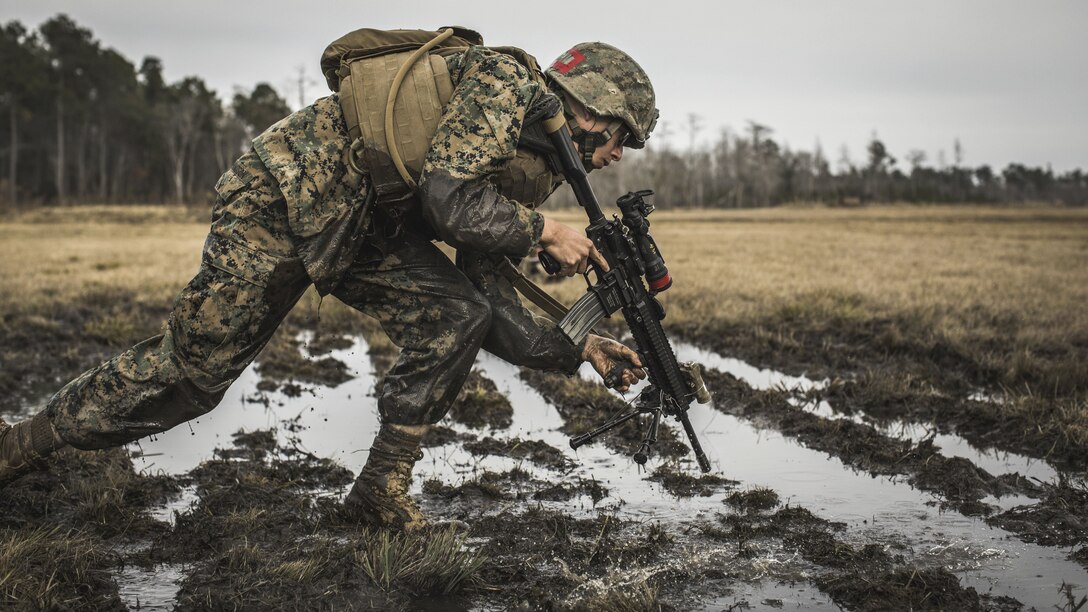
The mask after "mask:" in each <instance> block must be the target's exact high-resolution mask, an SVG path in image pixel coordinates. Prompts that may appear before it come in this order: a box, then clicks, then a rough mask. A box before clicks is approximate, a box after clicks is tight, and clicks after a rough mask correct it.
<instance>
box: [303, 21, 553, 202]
mask: <svg viewBox="0 0 1088 612" xmlns="http://www.w3.org/2000/svg"><path fill="white" fill-rule="evenodd" d="M482 44H483V37H481V36H480V34H479V33H477V32H475V31H473V30H469V29H467V28H462V27H458V26H453V27H448V28H442V30H441V31H439V32H433V31H429V30H374V29H361V30H355V31H354V32H350V33H348V34H346V35H344V36H342V37H340V38H338V39H337V40H335V41H333V42H332V43H331V44H329V46H328V47H326V49H325V52H324V53H323V54H322V56H321V71H322V73H323V74H324V75H325V80H326V82H327V83H328V85H329V89H331V90H332V91H335V92H338V93H339V94H340V106H341V109H342V110H343V112H344V119H345V121H346V122H347V126H348V134H349V136H350V137H351V141H352V153H351V156H350V157H349V159H350V161H351V163H352V165H353V166H354V168H355V170H357V171H359V172H360V173H363V174H367V175H369V176H370V179H371V184H372V185H373V186H374V189H375V194H376V196H377V201H378V202H379V203H381V204H392V203H395V202H401V201H404V200H408V199H410V198H412V197H413V196H414V195H415V188H416V182H417V181H418V180H419V175H420V173H421V172H422V169H423V161H424V158H425V157H426V155H427V151H428V150H429V148H430V144H431V139H432V138H433V136H434V133H435V131H437V129H438V123H439V121H440V120H441V118H442V113H443V110H444V109H445V106H446V104H447V103H449V100H450V97H451V96H452V95H453V82H452V79H451V77H450V74H449V70H448V69H447V67H446V60H445V56H446V55H448V54H450V53H456V52H460V51H464V50H465V49H466V48H467V47H469V46H471V45H482ZM494 50H495V51H498V52H500V53H504V54H507V55H510V56H511V57H513V58H514V59H515V60H517V61H518V62H519V63H521V64H522V65H523V66H525V67H526V68H527V69H528V70H529V72H530V74H532V75H533V76H534V78H538V79H543V75H542V73H541V72H540V68H539V66H538V65H537V62H536V59H535V58H533V56H531V55H529V54H528V53H526V52H525V51H522V50H521V49H518V48H516V47H495V48H494ZM521 157H522V156H520V155H519V159H518V160H515V162H516V163H515V166H518V167H516V168H513V169H512V170H513V176H514V178H513V179H512V178H511V177H500V182H503V181H505V182H508V183H509V182H522V183H523V182H526V181H530V182H532V181H538V180H539V179H538V177H539V175H541V174H542V172H543V166H542V164H543V162H541V161H540V160H522V159H521ZM527 163H528V164H535V165H536V166H540V167H537V168H534V169H530V170H529V171H528V174H529V175H530V176H529V178H522V179H521V180H520V181H519V180H518V177H520V176H521V175H523V174H527V172H526V169H525V168H522V167H520V166H523V165H525V164H527ZM518 187H520V188H521V190H525V187H526V186H520V185H515V186H514V187H513V188H514V189H516V188H518ZM527 187H529V188H530V191H532V190H533V189H535V190H536V191H539V190H540V189H541V187H537V186H535V185H528V186H527ZM544 188H546V187H544ZM526 199H528V198H526Z"/></svg>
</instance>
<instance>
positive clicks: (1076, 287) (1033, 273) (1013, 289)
mask: <svg viewBox="0 0 1088 612" xmlns="http://www.w3.org/2000/svg"><path fill="white" fill-rule="evenodd" d="M561 216H562V218H563V220H566V221H568V222H570V223H572V224H576V223H580V224H581V225H584V222H583V221H582V218H579V217H578V215H577V213H576V212H569V211H565V212H564V213H562V215H561ZM583 218H584V217H583ZM650 219H651V222H652V224H653V227H652V231H653V234H654V237H655V239H656V240H657V242H658V244H659V246H660V247H661V249H662V252H663V253H664V254H665V256H666V259H667V261H668V264H669V266H670V269H671V270H672V272H673V276H674V277H675V279H676V284H675V285H674V288H673V289H671V290H670V291H669V292H668V293H667V294H665V297H666V299H665V303H666V308H669V306H671V305H674V304H675V305H677V306H674V307H672V308H669V316H670V319H672V320H675V321H678V322H686V321H693V320H703V319H705V318H726V319H729V320H734V321H738V322H746V323H759V322H761V321H764V320H765V319H766V318H767V317H768V316H769V315H772V314H776V315H778V316H779V317H781V318H783V319H786V320H789V319H806V318H808V319H812V318H828V317H832V316H835V317H839V318H841V319H844V320H851V319H861V318H870V317H879V316H893V315H896V314H900V313H902V312H904V311H907V312H927V311H930V312H934V313H935V314H937V313H939V316H937V317H936V318H935V321H934V322H935V323H937V324H938V325H939V326H941V327H942V328H943V329H944V330H945V332H946V333H948V334H950V335H962V334H971V333H978V332H979V331H984V330H985V328H991V327H994V326H995V325H1000V324H1001V323H1002V322H1004V321H1011V322H1016V323H1019V325H1018V327H1019V329H1018V330H1017V336H1016V337H1014V338H1010V339H1009V340H1011V341H1017V340H1018V341H1021V342H1030V343H1033V344H1040V345H1045V344H1048V343H1050V342H1052V341H1053V340H1054V339H1056V338H1060V337H1062V336H1066V335H1068V334H1069V333H1070V332H1072V333H1075V334H1077V335H1079V336H1080V337H1082V338H1088V309H1086V308H1084V307H1083V305H1084V304H1085V303H1086V301H1088V210H1085V209H1056V208H1049V209H1024V210H1019V209H1002V208H987V207H933V208H920V207H894V206H888V207H875V208H865V209H851V210H841V209H826V208H800V207H797V208H790V207H787V208H775V209H761V210H754V211H735V212H734V211H692V210H685V211H669V212H664V213H662V212H658V213H655V214H654V215H653V216H652V217H651V218H650ZM562 287H563V288H564V290H563V292H564V293H565V294H566V295H567V297H568V299H570V298H572V297H575V296H577V295H579V294H580V293H581V290H582V288H583V287H581V286H579V283H565V284H564V285H562ZM980 328H981V329H980Z"/></svg>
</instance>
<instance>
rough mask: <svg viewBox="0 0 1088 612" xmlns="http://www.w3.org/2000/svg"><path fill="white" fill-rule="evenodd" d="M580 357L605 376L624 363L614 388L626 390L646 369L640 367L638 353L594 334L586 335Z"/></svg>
mask: <svg viewBox="0 0 1088 612" xmlns="http://www.w3.org/2000/svg"><path fill="white" fill-rule="evenodd" d="M582 359H585V360H586V361H588V362H589V363H590V365H592V366H593V369H594V370H597V373H598V374H600V375H601V378H605V377H606V376H608V374H609V373H610V372H611V371H612V370H613V368H615V367H616V366H618V365H624V366H627V367H624V369H623V373H622V374H621V375H620V378H619V384H618V386H617V387H616V390H618V391H620V392H624V393H625V392H627V390H628V389H630V388H631V385H633V384H635V383H637V382H638V381H640V380H642V379H643V378H646V371H645V370H643V369H642V360H641V359H639V357H638V353H636V352H635V351H633V350H631V349H629V348H627V347H626V346H624V345H622V344H620V343H619V342H616V341H615V340H609V339H607V338H602V337H600V336H596V335H594V334H590V335H588V336H586V344H585V348H583V349H582Z"/></svg>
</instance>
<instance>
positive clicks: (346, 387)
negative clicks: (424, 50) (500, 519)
mask: <svg viewBox="0 0 1088 612" xmlns="http://www.w3.org/2000/svg"><path fill="white" fill-rule="evenodd" d="M676 349H677V353H678V355H679V356H680V358H681V360H694V361H699V362H701V363H703V364H704V366H706V367H710V368H716V369H721V370H723V371H728V372H730V373H731V374H733V375H735V376H737V377H739V378H741V379H743V380H745V381H746V382H748V384H750V385H752V386H754V387H757V388H770V387H775V386H784V387H787V388H799V389H802V390H803V389H812V388H818V387H820V386H821V385H823V384H824V383H822V382H819V381H812V380H809V379H806V378H804V377H792V376H787V375H785V374H782V373H779V372H774V371H771V370H760V369H758V368H753V367H751V366H750V365H748V364H745V363H744V362H741V361H739V360H735V359H726V358H723V357H721V356H719V355H716V354H714V353H711V352H708V351H704V350H701V349H698V348H696V347H693V346H691V345H687V344H677V345H676ZM331 356H332V357H334V358H336V359H339V360H341V361H343V362H345V363H347V364H348V366H349V369H351V370H353V373H354V375H355V376H356V377H355V378H354V379H352V380H350V381H348V382H346V383H344V384H342V385H340V386H338V387H336V388H326V387H318V388H315V389H313V390H312V391H304V392H303V393H302V395H301V396H299V397H288V396H286V395H283V394H281V393H278V392H273V393H266V394H261V393H259V392H258V391H257V390H256V385H257V382H258V376H257V375H256V374H255V373H254V372H253V371H252V370H249V371H247V372H246V373H245V374H243V376H242V378H241V379H239V380H238V382H236V383H235V385H234V386H233V387H232V388H231V389H230V391H229V392H228V394H227V396H226V398H224V401H223V403H222V404H221V405H220V406H219V407H218V408H217V409H216V410H214V411H212V412H211V413H209V414H208V415H206V416H204V417H201V418H200V419H198V420H197V421H194V422H193V423H191V424H190V425H189V426H186V425H182V426H180V427H178V428H175V429H174V430H173V431H170V432H167V433H165V434H163V435H160V436H155V437H154V439H153V440H144V441H141V442H140V444H139V445H138V446H137V445H134V447H133V448H134V450H139V451H141V452H142V456H141V457H140V458H139V459H138V460H137V467H138V468H140V469H143V470H149V471H156V470H162V471H165V472H168V473H173V474H178V473H184V472H186V471H188V470H190V469H192V468H193V467H195V466H196V465H197V464H198V463H199V462H200V461H202V460H204V459H207V458H210V457H211V456H212V450H213V449H214V448H215V447H217V446H219V447H226V446H229V445H230V435H231V434H232V433H234V432H236V431H238V430H245V431H252V430H255V429H268V428H277V431H278V435H279V436H280V439H281V442H282V443H284V444H287V445H292V444H293V445H298V446H300V447H302V448H304V449H306V450H308V451H309V452H312V453H314V454H316V455H318V456H322V457H329V458H332V459H335V460H336V461H338V462H340V463H341V464H343V465H345V466H346V467H348V468H349V469H351V470H353V471H358V470H359V469H360V468H361V466H362V465H363V463H364V462H365V461H366V455H367V448H368V446H369V444H370V441H371V440H372V438H373V436H374V434H375V433H376V431H377V428H378V420H377V410H376V405H375V399H374V396H373V385H374V376H373V374H372V373H371V369H370V368H371V366H370V360H369V358H368V355H367V347H366V344H365V342H364V341H363V340H362V339H361V338H357V339H355V341H354V343H353V345H352V346H351V347H349V348H347V349H345V350H340V351H334V352H332V353H331ZM477 367H479V368H480V369H481V370H483V372H484V374H485V375H486V376H487V377H488V378H490V379H491V380H493V381H494V382H495V383H496V385H497V386H498V388H499V390H500V391H501V392H503V393H504V394H506V395H507V396H508V397H509V398H510V401H511V403H512V404H513V406H514V409H515V410H514V417H513V424H512V425H511V427H510V428H509V429H508V430H504V431H501V432H491V435H495V436H496V437H500V438H503V437H515V436H516V437H521V438H531V439H536V440H542V441H544V442H547V443H548V444H550V445H552V446H554V447H556V448H558V449H561V450H562V451H563V452H564V453H565V454H567V455H568V456H569V457H571V458H572V459H574V460H575V462H576V465H577V467H576V468H575V470H574V471H573V472H572V473H570V474H567V475H565V478H566V479H568V481H570V480H574V479H577V478H586V479H588V478H594V479H596V480H597V481H598V482H600V483H601V484H602V485H603V486H605V487H606V488H607V489H608V490H609V496H608V497H606V498H605V499H603V500H602V501H600V502H599V503H598V504H597V505H593V504H592V502H591V501H590V500H588V498H586V497H580V498H577V499H575V500H572V501H571V502H565V503H564V502H542V503H543V504H544V505H545V506H546V507H553V508H555V509H561V510H562V511H564V512H567V513H571V514H574V515H575V516H594V515H595V514H596V512H597V511H598V510H599V509H601V508H611V509H613V510H614V511H615V512H616V513H617V515H618V516H619V517H620V518H628V519H635V520H642V519H647V520H648V519H653V520H657V521H663V522H666V523H671V524H673V525H676V524H682V523H690V522H692V521H694V520H713V519H714V516H715V515H716V514H717V513H721V512H724V511H726V507H725V506H724V505H723V503H722V498H723V492H722V491H719V492H718V493H717V494H715V495H712V496H710V497H695V498H689V499H679V500H678V499H675V498H672V497H671V496H670V495H669V494H668V493H666V492H665V491H664V490H663V489H662V488H661V487H660V485H658V484H657V483H653V482H650V481H648V480H647V479H646V475H647V472H648V471H650V472H652V471H653V470H654V469H655V468H656V467H657V466H658V465H660V460H657V459H654V458H651V461H650V463H649V464H648V465H647V466H646V468H641V467H640V466H638V465H636V464H635V463H634V462H633V461H632V460H631V459H630V458H629V457H626V456H623V455H618V454H616V453H613V452H611V451H610V450H608V449H606V448H605V447H604V446H603V445H600V444H591V445H588V446H585V447H582V448H581V449H579V450H578V451H574V450H571V449H570V448H569V446H568V444H567V438H566V436H564V435H563V434H562V433H561V432H559V431H558V429H559V427H560V425H561V424H562V422H561V420H560V417H559V415H558V413H557V411H556V410H555V409H554V408H552V407H551V406H550V405H548V404H547V402H545V401H544V399H543V398H542V397H541V396H540V395H539V394H538V393H537V392H536V391H535V390H533V389H531V388H530V387H528V386H527V385H526V384H525V383H524V382H523V381H522V380H521V379H520V378H519V377H518V375H517V374H518V371H517V368H515V367H514V366H511V365H510V364H507V363H505V362H503V361H502V360H500V359H498V358H496V357H494V356H492V355H489V354H486V353H481V355H480V357H479V359H478V361H477ZM583 375H584V376H586V377H587V378H591V379H594V380H595V379H596V374H594V373H592V371H589V372H585V371H584V372H583ZM629 397H631V395H630V394H629ZM257 399H259V400H260V401H254V400H257ZM799 409H804V408H802V407H799ZM816 409H819V408H818V407H817V408H816ZM828 412H829V413H830V414H829V415H828V416H831V415H832V414H834V413H833V411H830V410H828ZM689 415H690V418H691V421H692V424H693V425H694V427H695V430H696V432H697V433H698V435H699V437H700V438H701V440H702V442H703V445H704V447H705V449H706V451H707V454H708V456H709V457H710V459H711V462H712V465H713V466H714V471H715V473H718V474H720V475H722V476H724V477H726V478H730V479H733V480H738V481H740V482H741V483H742V484H741V487H746V488H750V487H757V486H760V487H769V488H772V489H775V490H776V491H778V492H779V493H780V494H781V495H782V497H783V500H784V503H788V504H790V505H794V506H797V505H800V506H804V507H806V508H808V509H810V510H812V511H813V512H814V513H816V514H817V515H819V516H821V517H823V518H826V519H829V520H835V521H842V522H845V523H847V524H848V526H849V527H850V529H849V530H848V532H847V535H846V537H847V538H848V539H852V540H856V541H858V542H871V541H879V542H887V541H889V540H895V541H905V542H906V543H907V544H908V546H909V550H913V551H914V558H915V560H917V561H918V562H919V563H923V564H926V565H937V564H939V565H943V566H945V567H949V568H952V569H953V570H955V571H958V572H959V573H960V576H961V578H962V580H963V582H964V584H965V585H966V586H974V587H975V588H976V589H978V590H979V592H980V593H988V592H992V593H994V594H999V595H1008V596H1011V597H1015V598H1016V599H1018V600H1020V601H1021V602H1023V603H1025V604H1027V605H1035V606H1038V607H1049V606H1051V605H1053V604H1054V603H1056V602H1057V601H1058V600H1057V599H1056V598H1057V589H1058V586H1059V585H1060V584H1061V583H1062V582H1063V581H1064V582H1067V583H1071V584H1076V585H1080V586H1081V587H1084V586H1088V572H1085V570H1084V569H1083V568H1081V567H1079V566H1077V565H1075V564H1073V563H1071V562H1069V561H1068V560H1066V559H1065V551H1063V550H1059V549H1053V548H1044V547H1041V546H1036V545H1033V544H1026V543H1023V542H1020V541H1019V540H1017V539H1016V538H1015V537H1014V536H1012V535H1011V534H1009V533H1008V532H1005V531H1003V530H1000V529H994V528H991V527H989V526H987V525H986V524H985V523H984V522H982V521H980V520H978V519H975V518H969V517H964V516H962V515H959V514H956V513H941V512H938V511H937V510H936V509H935V506H934V501H935V500H934V498H933V497H932V496H931V495H929V494H927V493H924V492H920V491H916V490H914V489H912V488H911V487H909V486H908V485H906V484H905V483H902V482H898V481H896V480H895V479H892V478H885V477H876V478H874V477H871V476H870V475H868V474H866V473H857V472H855V471H853V470H852V469H851V468H849V467H847V466H844V465H843V464H842V463H841V462H840V461H839V460H837V459H835V458H833V457H828V456H826V455H825V454H824V453H821V452H817V451H813V450H810V449H807V448H804V447H802V446H800V445H799V444H797V443H796V442H795V441H793V440H790V439H786V438H784V437H783V436H782V435H780V434H779V433H778V432H776V431H771V430H760V429H756V428H755V427H753V426H752V425H750V424H749V423H747V422H745V421H741V420H739V419H737V418H735V417H732V416H729V415H726V414H724V413H722V412H719V411H717V410H715V409H714V408H713V407H712V406H700V405H693V406H692V407H691V408H690V410H689ZM285 420H286V421H296V424H297V426H292V427H284V426H282V423H283V422H284V421H285ZM666 422H667V423H669V426H676V424H675V423H673V422H672V421H671V420H668V421H666ZM446 425H448V426H451V427H453V428H454V429H456V430H458V431H462V432H465V431H469V430H467V429H466V428H464V427H461V426H459V425H456V424H452V425H451V424H449V423H446ZM912 427H915V426H904V429H903V430H902V431H901V432H898V433H896V432H890V433H894V435H897V436H902V437H911V438H914V437H915V436H916V435H919V434H920V433H921V432H920V431H919V430H917V429H912ZM474 433H476V434H481V432H479V431H475V432H474ZM938 445H940V446H941V447H942V449H943V450H944V452H945V454H949V455H955V454H960V453H963V454H964V455H961V456H966V458H968V459H970V460H971V461H973V462H975V463H976V464H979V465H982V466H983V467H985V469H987V470H990V471H994V472H997V473H1001V472H1004V471H1020V472H1021V473H1029V472H1028V470H1031V469H1034V470H1035V471H1034V472H1030V473H1032V474H1033V475H1037V476H1038V477H1040V478H1049V477H1050V476H1051V475H1052V474H1053V472H1052V471H1047V470H1049V467H1048V466H1046V465H1045V463H1043V462H1039V461H1029V460H1027V459H1026V458H1023V457H1018V456H1015V455H1002V456H1000V457H998V456H994V455H992V454H989V455H988V454H984V453H980V452H979V451H976V450H974V449H971V448H970V447H969V446H967V445H966V443H962V441H961V440H960V439H958V438H956V437H955V436H943V437H939V439H938ZM632 450H634V449H632ZM682 463H683V465H684V466H685V468H686V469H687V470H689V471H690V472H692V473H695V472H696V470H697V468H696V467H695V466H694V463H693V462H692V461H691V460H690V458H689V459H686V460H684V461H683V462H682ZM515 466H517V467H520V468H522V469H525V470H527V471H529V472H530V474H531V475H532V476H533V477H535V478H540V479H549V478H552V477H554V474H553V473H551V472H549V471H548V470H546V469H544V468H540V467H538V466H535V465H533V464H531V463H530V462H526V461H521V460H515V459H511V458H505V457H476V456H473V455H471V454H469V453H468V452H466V451H465V450H464V449H463V448H462V447H461V446H460V445H459V444H456V443H453V444H448V445H445V446H441V447H436V448H429V449H425V458H424V460H423V461H422V462H421V463H420V466H419V470H418V472H417V476H418V477H417V478H416V479H415V483H414V485H413V486H414V489H415V490H414V493H415V494H417V495H418V494H419V493H420V486H421V483H422V482H423V481H425V480H427V479H430V478H438V479H440V480H442V481H443V482H446V483H450V484H454V485H457V484H460V483H461V482H463V481H465V480H468V479H471V478H473V477H474V476H475V475H477V474H479V473H480V472H482V471H483V470H493V471H503V470H509V469H511V468H512V467H515ZM337 493H338V494H339V493H342V492H337ZM190 494H191V492H190ZM185 507H187V501H186V499H185V498H184V497H183V499H182V500H180V501H177V502H174V506H172V508H170V510H172V509H174V508H177V509H179V510H183V509H184V508H185ZM166 511H167V510H164V512H166ZM672 562H673V563H675V562H676V560H673V561H672ZM156 571H158V570H156ZM167 573H169V572H167ZM129 574H131V575H127V574H126V575H123V576H121V577H120V579H121V580H122V581H123V582H125V583H126V586H125V589H127V590H126V592H130V591H131V589H132V588H134V587H133V586H132V581H133V580H136V579H137V578H139V579H141V580H142V579H143V578H142V577H140V576H138V575H137V574H132V573H131V572H130V573H129ZM172 580H173V579H171V582H172ZM175 588H176V587H175ZM738 588H742V590H743V592H744V593H746V594H750V595H751V596H752V597H753V598H754V597H762V598H767V599H782V600H783V601H790V602H795V603H797V604H800V605H802V606H806V607H813V606H815V607H822V606H825V605H826V604H827V601H826V599H824V598H822V596H820V595H818V594H817V593H815V592H814V591H812V592H811V593H810V594H809V595H807V596H806V595H805V594H804V593H801V592H799V591H798V590H797V589H795V588H794V587H793V586H782V585H777V586H776V585H773V584H764V583H763V582H761V581H759V577H758V576H754V577H753V581H752V582H751V583H750V584H746V585H744V586H743V587H738ZM798 588H800V587H798ZM171 593H172V591H171ZM739 593H740V592H739V591H738V594H739ZM126 597H127V596H126ZM170 597H172V595H170ZM128 600H129V601H131V598H128ZM749 601H752V599H749ZM755 601H759V599H755ZM141 602H142V604H143V605H147V603H150V599H147V598H144V597H142V596H141ZM723 603H724V602H723Z"/></svg>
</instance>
